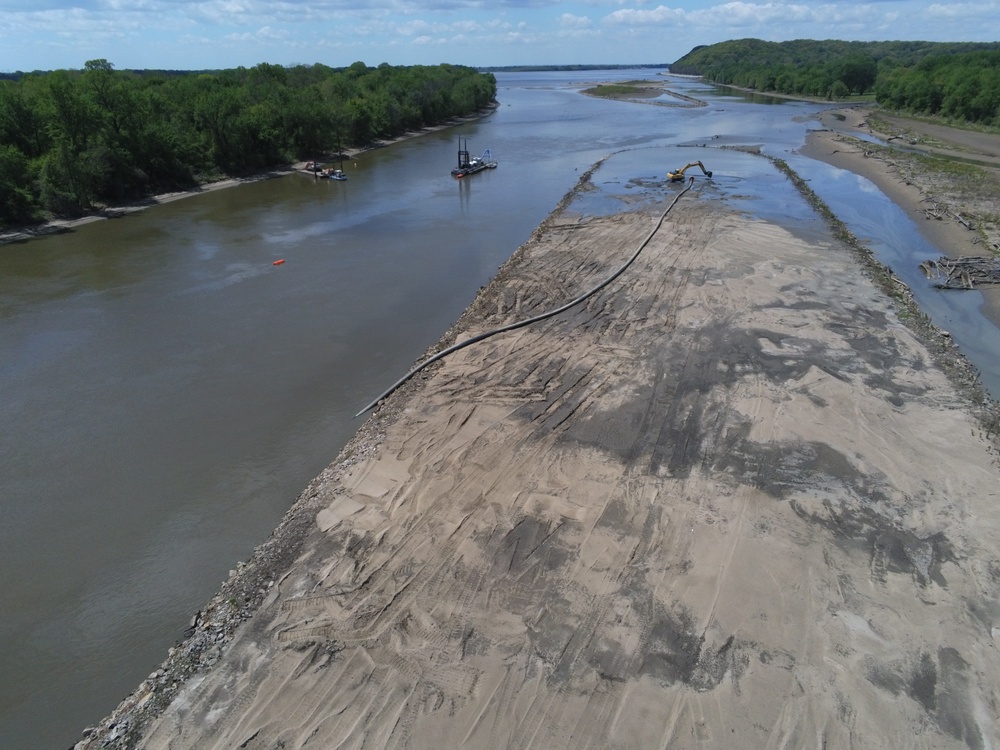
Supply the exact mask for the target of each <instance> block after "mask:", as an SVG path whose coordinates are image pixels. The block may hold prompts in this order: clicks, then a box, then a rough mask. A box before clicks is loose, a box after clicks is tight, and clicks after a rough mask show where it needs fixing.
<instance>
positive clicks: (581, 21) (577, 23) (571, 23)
mask: <svg viewBox="0 0 1000 750" xmlns="http://www.w3.org/2000/svg"><path fill="white" fill-rule="evenodd" d="M556 23H557V24H558V25H559V26H561V27H562V28H564V29H589V28H590V26H591V21H590V19H589V18H588V17H587V16H574V15H573V14H572V13H563V14H562V15H561V16H559V18H557V19H556Z"/></svg>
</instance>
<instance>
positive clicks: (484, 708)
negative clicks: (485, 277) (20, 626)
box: [79, 188, 1000, 750]
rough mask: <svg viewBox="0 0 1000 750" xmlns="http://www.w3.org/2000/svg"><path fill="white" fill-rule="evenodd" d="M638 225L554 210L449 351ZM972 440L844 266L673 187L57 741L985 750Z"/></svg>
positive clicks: (951, 389) (317, 496)
mask: <svg viewBox="0 0 1000 750" xmlns="http://www.w3.org/2000/svg"><path fill="white" fill-rule="evenodd" d="M664 208H665V206H664V205H662V204H656V205H648V206H646V207H645V208H643V209H641V210H636V211H633V212H630V213H622V214H618V215H615V216H609V217H599V218H581V217H579V216H574V215H572V214H569V213H566V212H565V211H563V210H562V209H560V210H557V211H556V212H555V213H554V214H553V215H552V216H551V217H550V218H549V219H548V220H547V221H546V222H544V223H543V225H542V226H541V227H539V229H538V230H537V231H536V233H535V234H534V236H533V237H532V238H531V240H530V241H529V242H528V243H526V244H525V245H524V246H523V247H522V248H521V249H520V250H519V251H518V252H517V253H516V254H515V256H514V257H513V258H512V259H511V260H510V261H509V262H508V263H507V264H505V266H504V267H502V269H501V271H500V273H499V274H498V276H497V277H496V279H495V280H494V281H493V282H492V283H491V284H490V285H489V286H488V287H487V288H485V289H484V290H482V292H481V293H480V295H479V297H478V298H477V300H476V302H475V303H474V304H473V305H472V306H471V307H470V309H469V310H468V311H467V312H466V314H465V315H464V316H463V317H462V318H461V320H460V321H459V322H458V323H457V324H456V326H455V328H454V329H453V330H452V331H450V332H449V333H448V334H447V336H446V337H445V340H444V342H443V343H450V342H451V341H454V340H459V339H462V338H465V337H468V336H471V335H474V334H476V333H478V332H480V331H482V330H485V329H488V328H493V327H496V326H498V325H502V324H505V323H508V322H511V321H513V320H517V319H521V318H524V317H529V316H531V315H533V314H537V313H538V312H541V311H543V310H545V309H549V308H550V307H552V306H556V305H558V304H560V303H561V302H564V301H566V300H569V299H572V298H573V297H575V296H576V295H577V294H579V293H580V292H582V291H583V290H585V289H587V288H589V287H590V286H591V285H593V284H594V283H596V282H598V281H600V280H601V279H603V278H604V277H605V276H606V275H607V274H608V273H609V272H610V271H611V270H612V269H614V268H616V267H617V266H618V265H619V264H620V263H621V262H622V261H623V260H624V259H625V258H626V257H628V255H630V254H631V253H632V252H633V251H634V249H635V248H636V247H637V246H638V245H639V244H640V243H641V242H642V241H643V240H644V238H646V237H647V236H648V234H649V232H650V230H651V229H652V228H653V226H654V225H655V222H656V220H657V218H658V217H659V215H660V213H661V212H662V211H663V209H664ZM994 440H995V437H991V436H989V435H987V434H984V432H983V429H982V426H981V424H980V422H979V421H978V419H977V414H976V412H975V411H974V409H973V405H972V404H971V403H970V402H969V400H968V399H967V398H966V397H965V396H964V395H963V394H962V393H961V392H960V391H959V390H957V389H956V387H955V386H954V385H953V384H952V383H951V382H950V381H949V380H948V378H947V377H946V376H945V375H944V374H943V372H942V371H941V370H940V369H938V368H937V367H936V366H935V364H934V357H933V356H932V353H931V351H930V350H929V349H928V344H927V343H925V342H924V341H923V340H922V339H921V338H919V337H918V336H917V335H916V334H914V333H913V332H911V330H910V329H909V328H907V327H906V326H905V325H903V324H902V323H901V320H900V317H899V315H898V311H897V310H896V309H895V308H894V306H893V303H892V302H891V301H890V300H889V299H888V298H887V297H886V296H885V295H884V294H882V293H881V292H880V291H879V290H878V289H877V288H876V287H875V286H874V284H873V283H872V282H871V281H870V280H869V277H868V276H867V275H866V274H865V273H864V271H863V270H862V269H861V268H860V267H859V265H858V263H857V261H856V259H855V258H854V257H853V256H852V255H851V253H850V251H849V250H848V249H847V248H846V247H845V246H844V245H842V244H841V243H840V242H838V241H836V240H834V239H833V238H832V236H831V237H827V238H819V239H817V238H815V237H813V238H811V239H810V240H808V241H807V240H805V239H803V238H802V237H799V236H796V235H795V234H793V233H791V232H789V231H787V230H785V229H783V228H781V227H778V226H776V225H773V224H769V223H766V222H762V221H757V220H755V219H753V218H752V217H747V216H745V215H742V214H740V213H737V212H735V211H733V210H732V209H730V208H728V207H727V206H726V205H725V204H723V203H722V202H720V201H717V200H713V199H712V197H711V195H710V192H709V191H705V192H701V191H699V190H698V189H697V188H696V189H694V190H692V191H690V192H689V193H688V194H686V195H685V196H684V197H683V198H682V199H681V200H680V201H679V202H678V203H677V205H676V206H675V208H674V209H673V210H671V211H670V213H669V215H668V216H667V218H666V220H665V224H664V227H663V228H662V229H661V230H660V231H657V232H656V233H655V234H654V235H653V236H652V239H651V240H650V241H649V243H648V245H647V247H646V248H645V250H644V251H643V253H642V254H641V255H640V256H639V258H638V259H637V260H636V262H635V264H634V265H633V266H632V267H630V268H629V270H628V272H627V273H626V274H624V275H623V276H622V277H620V278H619V279H618V281H617V282H616V283H614V284H611V285H610V286H608V287H606V288H605V289H603V290H602V291H601V292H599V293H598V294H597V295H595V296H594V297H592V298H591V299H590V300H588V302H586V303H585V304H582V305H580V306H578V307H577V308H574V309H573V310H571V311H569V312H567V313H565V314H563V315H561V316H559V317H557V318H553V319H551V320H549V321H546V322H544V323H542V324H539V325H538V326H533V327H530V328H525V329H521V330H518V331H515V332H511V333H509V334H505V335H503V336H501V337H495V338H492V339H489V340H487V341H486V342H483V343H482V344H481V345H477V346H476V347H470V348H468V349H465V350H462V351H461V352H458V353H456V354H455V355H453V357H451V358H449V359H446V360H445V361H444V362H442V363H440V364H438V365H435V366H434V367H433V368H431V369H430V370H429V371H427V372H426V373H424V374H422V375H421V377H420V378H419V379H417V380H416V381H414V382H411V383H409V384H407V385H406V386H404V387H403V388H402V389H401V390H400V391H397V392H396V393H395V394H394V395H393V396H391V397H390V398H389V399H388V400H387V401H386V402H385V403H384V404H383V405H382V406H381V407H380V408H379V409H378V410H377V411H376V412H375V413H374V414H373V415H372V417H371V418H370V419H369V420H368V421H367V422H366V423H365V425H364V426H363V427H362V428H361V430H360V431H359V433H358V435H357V436H356V438H355V439H354V440H353V441H352V442H351V444H349V445H348V446H347V448H345V450H344V451H343V453H342V454H341V456H340V457H338V459H337V461H335V462H334V463H333V464H332V465H331V466H330V467H329V468H328V469H327V470H326V471H325V472H324V473H323V474H322V475H321V476H319V477H317V479H316V480H315V481H314V482H313V483H312V484H311V485H310V486H309V487H308V488H307V489H306V491H305V492H304V493H303V494H302V496H301V497H300V499H299V501H298V502H297V504H296V506H295V507H294V508H293V509H292V510H291V511H290V513H289V514H288V516H287V517H286V520H285V522H284V523H283V524H282V526H281V527H279V529H278V530H277V531H276V532H275V535H274V536H273V537H272V539H271V540H269V541H268V542H267V543H266V544H265V545H263V546H262V547H261V548H260V550H258V552H257V554H256V555H255V557H254V558H253V559H252V560H251V561H249V562H248V563H247V564H246V565H243V566H241V567H240V569H239V570H238V571H234V573H233V575H232V576H231V578H230V581H229V582H227V584H226V585H225V586H224V587H223V590H222V591H221V592H220V594H219V595H218V596H217V597H216V599H215V600H213V602H212V603H211V604H210V605H209V606H208V607H206V609H205V611H204V612H201V613H199V614H198V615H197V616H196V618H195V620H194V621H193V623H192V632H191V636H190V638H189V639H188V640H187V641H186V642H185V643H184V644H181V645H180V646H179V647H178V648H176V649H174V650H173V651H172V653H171V655H170V658H169V659H168V661H167V662H166V663H165V665H164V667H163V669H161V670H157V672H155V673H153V674H152V675H151V676H150V678H149V679H148V680H146V681H145V682H144V683H143V684H142V685H141V686H140V687H139V688H138V689H137V691H136V692H135V693H134V694H133V696H131V697H130V698H129V699H128V700H127V701H126V702H125V703H124V704H123V705H122V706H121V707H120V708H119V710H118V711H117V712H116V714H115V715H113V716H112V717H110V718H109V719H108V720H107V721H106V722H105V723H104V724H102V726H101V727H100V728H98V729H97V730H95V731H94V732H92V733H91V736H90V738H89V739H88V740H85V741H83V742H82V743H80V745H79V747H80V748H90V747H102V746H104V747H144V748H231V747H243V748H251V749H253V748H272V747H279V746H280V747H286V748H292V747H312V746H315V747H411V748H428V749H430V748H433V749H434V750H437V749H438V748H440V747H469V748H529V747H533V748H546V749H548V748H555V747H571V748H582V747H593V748H610V747H622V748H640V747H641V748H648V747H670V748H733V747H754V748H757V747H760V748H767V747H774V748H778V747H803V746H814V745H818V746H822V747H826V748H883V747H884V748H898V747H927V748H962V747H975V748H979V747H990V746H996V745H997V743H1000V732H998V730H997V727H998V726H1000V721H998V718H1000V662H998V660H997V659H996V649H997V639H998V638H1000V555H998V553H997V550H998V549H1000V517H998V515H997V514H996V512H995V507H996V504H997V499H998V494H1000V489H998V487H1000V485H998V482H997V478H998V466H997V460H996V452H995V451H996V449H995V445H994ZM292 558H294V562H292ZM258 603H259V606H258Z"/></svg>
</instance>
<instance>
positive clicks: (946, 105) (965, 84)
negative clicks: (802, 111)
mask: <svg viewBox="0 0 1000 750" xmlns="http://www.w3.org/2000/svg"><path fill="white" fill-rule="evenodd" d="M670 71H671V72H672V73H680V74H690V75H699V76H702V77H704V78H705V79H706V80H708V81H712V82H713V83H719V84H723V85H731V86H740V87H743V88H748V89H755V90H757V91H760V92H775V93H779V94H792V95H800V96H810V97H820V98H826V99H831V100H834V99H844V98H846V97H848V96H851V95H864V94H871V95H872V96H873V98H874V99H875V100H876V101H877V102H878V103H879V104H881V105H882V106H884V107H886V108H888V109H892V110H896V111H901V112H908V113H912V114H919V115H936V116H940V117H943V118H946V119H948V120H951V121H954V122H957V123H975V124H979V125H986V126H993V127H1000V42H989V43H976V42H841V41H835V40H827V41H813V40H807V39H799V40H795V41H791V42H765V41H762V40H760V39H737V40H733V41H728V42H721V43H719V44H713V45H710V46H703V47H695V48H694V49H693V50H691V51H690V52H689V53H688V54H686V55H684V57H682V58H680V59H679V60H677V62H675V63H672V64H671V65H670Z"/></svg>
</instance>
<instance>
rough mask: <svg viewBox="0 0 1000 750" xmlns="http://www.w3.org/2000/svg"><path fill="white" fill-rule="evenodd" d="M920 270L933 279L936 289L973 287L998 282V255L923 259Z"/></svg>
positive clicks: (999, 280) (999, 260)
mask: <svg viewBox="0 0 1000 750" xmlns="http://www.w3.org/2000/svg"><path fill="white" fill-rule="evenodd" d="M920 270H921V271H923V272H924V276H926V277H927V278H928V279H932V280H934V282H935V283H934V286H936V287H937V288H938V289H975V288H976V287H979V286H988V285H990V284H1000V257H996V256H992V255H990V256H985V255H978V256H972V257H968V258H944V257H941V258H938V259H937V260H925V261H924V262H923V263H921V264H920Z"/></svg>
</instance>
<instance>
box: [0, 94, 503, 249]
mask: <svg viewBox="0 0 1000 750" xmlns="http://www.w3.org/2000/svg"><path fill="white" fill-rule="evenodd" d="M498 106H499V103H496V102H494V104H493V105H492V106H489V107H487V108H485V109H483V110H481V111H480V112H476V113H475V114H472V115H468V116H466V117H456V118H452V119H451V120H449V121H448V122H445V123H441V124H440V125H433V126H430V127H427V128H422V129H421V130H413V131H409V132H407V133H404V134H403V135H400V136H397V137H396V138H389V139H384V140H379V141H375V142H374V143H372V144H370V145H368V146H363V147H359V148H348V149H344V151H343V154H344V158H345V159H348V160H350V161H354V160H356V159H357V157H358V156H360V155H362V154H364V153H366V152H368V151H374V150H375V149H380V148H385V147H386V146H391V145H392V144H394V143H401V142H403V141H408V140H411V139H413V138H419V137H420V136H422V135H426V134H428V133H436V132H439V131H441V130H447V129H449V128H453V127H457V126H459V125H463V124H465V123H468V122H475V121H476V120H481V119H482V118H484V117H488V116H489V115H491V114H493V112H495V111H496V109H497V107H498ZM333 161H334V159H333V158H331V159H330V160H329V162H327V163H333ZM306 164H308V162H304V161H302V162H295V163H293V164H288V165H286V166H284V167H281V168H278V169H273V170H269V171H267V172H261V173H260V174H255V175H250V176H248V177H227V178H225V179H221V180H216V181H214V182H206V183H204V184H201V185H198V186H197V187H194V188H191V189H190V190H178V191H174V192H170V193H160V194H159V195H153V196H150V197H148V198H144V199H142V200H138V201H131V202H129V203H125V204H122V205H116V206H106V207H102V208H99V209H96V210H94V211H91V212H89V213H87V214H86V215H84V216H80V217H77V218H73V219H52V220H49V221H46V222H44V223H42V224H38V225H33V226H30V227H18V228H15V229H0V245H5V244H10V243H13V242H26V241H28V240H30V239H33V238H36V237H44V236H46V235H51V234H59V233H60V232H67V231H70V230H72V229H74V228H76V227H80V226H84V225H85V224H90V223H92V222H95V221H105V220H107V219H115V218H118V217H120V216H125V215H127V214H131V213H135V212H137V211H145V210H146V209H147V208H151V207H152V206H158V205H162V204H164V203H171V202H173V201H177V200H182V199H184V198H191V197H193V196H196V195H204V194H205V193H209V192H213V191H215V190H224V189H227V188H232V187H237V186H239V185H245V184H247V183H252V182H257V181H259V180H269V179H273V178H275V177H283V176H285V175H288V174H293V173H295V172H304V171H305V168H306ZM355 166H356V165H355Z"/></svg>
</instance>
